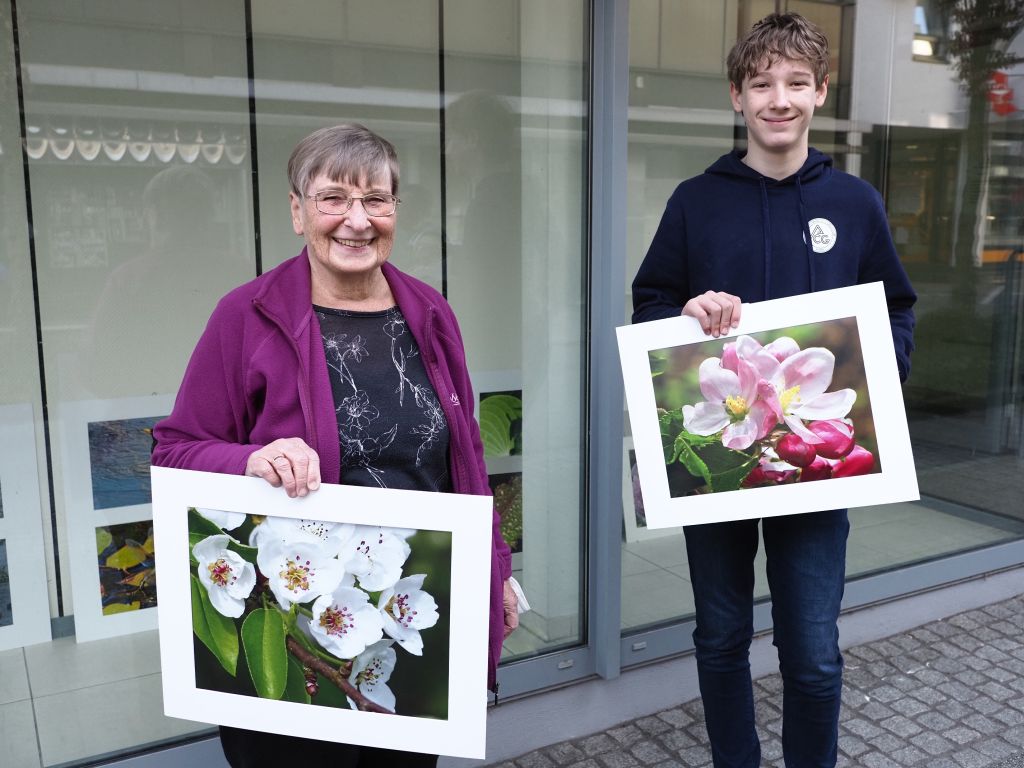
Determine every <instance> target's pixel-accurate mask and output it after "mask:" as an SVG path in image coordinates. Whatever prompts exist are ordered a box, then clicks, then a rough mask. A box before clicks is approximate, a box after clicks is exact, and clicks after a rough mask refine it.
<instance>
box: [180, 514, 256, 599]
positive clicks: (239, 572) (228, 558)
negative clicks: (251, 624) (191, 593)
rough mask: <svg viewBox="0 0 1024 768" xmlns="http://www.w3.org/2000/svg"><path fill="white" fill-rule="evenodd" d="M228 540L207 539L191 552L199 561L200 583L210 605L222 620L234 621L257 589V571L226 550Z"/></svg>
mask: <svg viewBox="0 0 1024 768" xmlns="http://www.w3.org/2000/svg"><path fill="white" fill-rule="evenodd" d="M230 540H231V537H230V536H228V535H227V534H224V535H221V536H207V537H206V538H205V539H203V540H202V541H200V542H199V543H197V544H196V545H195V546H194V547H193V548H192V554H193V555H195V557H196V560H198V561H199V567H198V568H197V569H196V570H197V573H198V575H199V582H200V583H201V584H202V585H203V586H204V587H205V588H206V594H208V595H209V596H210V604H211V605H213V607H214V608H215V609H216V610H217V612H218V613H220V614H221V615H223V616H230V617H231V618H233V619H237V618H238V617H239V616H241V615H242V612H243V611H244V610H245V598H247V597H248V596H249V595H250V594H251V593H252V589H253V587H254V586H256V569H255V568H253V565H252V563H250V562H248V561H246V560H244V559H242V557H241V556H239V555H238V554H237V553H235V552H232V551H231V550H229V549H228V548H227V546H228V542H229V541H230Z"/></svg>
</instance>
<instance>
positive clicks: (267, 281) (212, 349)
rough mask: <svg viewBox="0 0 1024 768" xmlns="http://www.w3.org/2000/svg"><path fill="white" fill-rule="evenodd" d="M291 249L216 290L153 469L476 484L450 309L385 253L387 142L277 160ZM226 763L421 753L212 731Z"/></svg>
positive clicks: (497, 584)
mask: <svg viewBox="0 0 1024 768" xmlns="http://www.w3.org/2000/svg"><path fill="white" fill-rule="evenodd" d="M288 177H289V182H290V184H291V193H290V195H289V198H290V201H291V218H292V226H293V228H294V229H295V233H296V234H297V235H301V236H302V237H303V239H304V240H305V242H306V247H305V248H304V249H303V250H302V252H301V253H300V254H299V255H298V256H296V257H294V258H292V259H289V260H288V261H286V262H284V263H283V264H281V265H280V266H279V267H277V268H276V269H274V270H272V271H270V272H268V273H266V274H264V275H262V276H261V277H259V278H257V279H256V280H253V281H252V282H250V283H247V284H246V285H243V286H241V287H240V288H237V289H235V290H234V291H232V292H231V293H229V294H228V295H227V296H226V297H224V299H222V300H221V302H220V304H219V305H218V306H217V309H216V310H215V311H214V313H213V316H212V317H211V318H210V322H209V324H208V326H207V328H206V331H205V332H204V334H203V336H202V338H201V339H200V341H199V343H198V345H197V346H196V349H195V352H194V353H193V355H192V359H191V361H190V362H189V365H188V369H187V370H186V372H185V378H184V380H183V382H182V385H181V389H180V391H179V392H178V397H177V401H176V402H175V406H174V411H173V413H171V415H170V416H169V417H168V418H167V419H166V420H164V421H162V422H161V423H160V424H158V425H157V427H156V429H155V430H154V437H155V440H156V445H155V448H154V452H153V463H154V464H156V465H160V466H168V467H181V468H186V469H195V470H204V471H208V472H224V473H229V474H243V473H244V474H246V475H251V476H255V477H261V478H263V479H264V480H266V481H267V482H268V483H270V484H271V485H273V486H275V487H276V486H280V487H283V489H284V492H286V493H287V494H288V495H289V496H292V497H294V496H305V495H306V494H308V493H310V492H313V491H315V490H316V489H317V488H319V486H320V483H321V481H323V482H327V483H345V484H351V485H363V486H372V487H382V488H405V489H413V490H421V491H441V492H449V493H451V492H454V493H472V494H489V493H490V490H489V487H488V483H487V472H486V469H485V466H484V460H483V448H482V443H481V440H480V433H479V428H478V426H477V424H476V422H475V420H474V418H473V393H472V389H471V386H470V381H469V375H468V373H467V370H466V360H465V351H464V349H463V345H462V337H461V335H460V333H459V327H458V324H457V322H456V320H455V316H454V315H453V313H452V310H451V307H449V306H448V303H447V302H446V301H445V300H444V298H443V297H442V296H441V295H440V294H439V293H438V292H437V291H435V290H434V289H433V288H430V287H429V286H427V285H426V284H424V283H422V282H420V281H418V280H416V279H414V278H412V277H410V276H408V275H406V274H404V273H402V272H400V271H399V270H398V269H396V268H395V267H394V266H392V265H391V264H390V263H388V257H389V256H390V255H391V247H392V244H393V242H394V238H395V224H396V219H397V216H396V212H397V206H398V203H399V199H398V197H397V196H396V195H397V192H398V159H397V155H396V153H395V149H394V147H393V146H392V145H391V144H390V143H389V142H388V141H386V140H385V139H383V138H381V137H380V136H377V135H376V134H374V133H373V132H372V131H370V130H368V129H366V128H364V127H363V126H360V125H338V126H334V127H330V128H323V129H321V130H318V131H316V132H315V133H313V134H311V135H310V136H308V137H306V138H305V139H303V140H302V141H301V142H300V143H299V144H298V146H297V147H296V148H295V150H294V151H293V152H292V156H291V158H290V159H289V161H288ZM499 522H500V521H499V518H498V515H497V513H496V512H495V514H494V524H493V531H494V532H493V537H492V545H491V548H492V552H491V577H490V578H491V611H490V623H491V626H490V648H489V651H490V653H489V656H488V659H489V670H488V673H489V674H488V684H489V686H490V687H492V688H493V687H494V679H495V668H496V666H497V661H498V656H499V654H500V651H501V642H502V639H503V637H504V636H506V635H507V634H508V633H509V632H511V631H512V629H514V628H515V626H516V624H517V623H518V622H517V619H516V601H515V597H514V593H513V591H512V589H511V586H510V584H509V582H508V579H509V577H510V575H511V558H510V554H509V548H508V546H507V545H506V544H505V542H504V541H503V540H502V538H501V535H500V533H499ZM221 740H222V742H223V745H224V752H225V754H226V756H227V757H228V760H229V762H230V763H231V765H232V766H236V768H237V767H239V766H257V765H272V764H278V761H277V759H275V756H276V755H280V756H281V758H282V759H288V760H291V759H293V758H294V757H295V756H297V755H300V756H302V758H303V760H306V759H307V758H309V757H312V756H315V755H318V756H321V757H322V758H323V759H325V760H330V761H331V764H332V765H337V766H349V765H351V766H356V765H358V766H363V767H365V766H371V765H374V766H376V765H381V766H385V765H388V766H391V765H403V766H414V765H434V764H436V760H437V758H436V756H433V755H422V756H419V755H411V754H409V753H400V754H399V755H395V754H393V753H391V752H389V751H388V750H380V749H371V748H367V747H357V746H350V745H338V744H333V743H328V742H315V741H306V740H300V739H295V738H290V737H281V736H273V735H269V734H263V733H254V732H249V731H243V730H238V729H234V728H226V727H225V728H222V729H221Z"/></svg>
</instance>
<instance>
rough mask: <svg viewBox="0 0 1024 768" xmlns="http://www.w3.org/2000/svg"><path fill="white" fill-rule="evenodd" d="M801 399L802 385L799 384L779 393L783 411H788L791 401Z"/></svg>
mask: <svg viewBox="0 0 1024 768" xmlns="http://www.w3.org/2000/svg"><path fill="white" fill-rule="evenodd" d="M799 399H800V385H799V384H797V385H796V386H795V387H790V388H789V389H787V390H786V391H785V392H783V393H782V394H781V395H779V405H781V406H782V410H783V411H788V410H789V406H790V403H792V402H793V401H794V400H799Z"/></svg>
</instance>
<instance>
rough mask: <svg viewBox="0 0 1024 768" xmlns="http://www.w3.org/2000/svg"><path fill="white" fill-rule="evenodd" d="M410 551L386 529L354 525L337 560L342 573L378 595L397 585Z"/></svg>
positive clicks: (399, 538) (403, 542) (404, 543)
mask: <svg viewBox="0 0 1024 768" xmlns="http://www.w3.org/2000/svg"><path fill="white" fill-rule="evenodd" d="M411 551H412V550H411V548H410V547H409V545H408V544H407V543H406V542H405V540H404V539H403V538H401V537H399V536H396V535H395V534H394V533H392V532H391V529H389V528H381V527H380V526H376V525H357V526H354V527H353V530H352V531H351V532H350V534H349V536H348V538H347V539H346V540H345V543H344V545H343V546H342V549H341V555H340V560H341V562H342V564H343V565H344V567H345V571H346V572H348V573H352V574H355V576H356V578H357V579H359V586H360V587H362V588H363V589H365V590H367V591H368V592H379V591H380V590H382V589H386V588H388V587H390V586H392V585H393V584H394V583H395V582H396V581H398V579H399V577H400V576H401V575H402V565H403V564H404V563H405V560H406V558H407V557H409V553H410V552H411Z"/></svg>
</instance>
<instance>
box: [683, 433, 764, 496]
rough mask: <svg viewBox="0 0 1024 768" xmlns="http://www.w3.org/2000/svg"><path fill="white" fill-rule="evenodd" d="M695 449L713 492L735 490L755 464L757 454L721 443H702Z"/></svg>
mask: <svg viewBox="0 0 1024 768" xmlns="http://www.w3.org/2000/svg"><path fill="white" fill-rule="evenodd" d="M697 450H698V451H699V453H700V457H701V459H702V460H703V461H704V464H705V465H706V466H707V469H708V473H709V476H708V477H707V482H708V485H709V486H710V488H711V490H712V491H713V492H715V493H720V492H722V491H735V490H737V489H738V488H739V487H740V484H741V483H742V482H743V480H744V478H745V477H746V476H747V475H749V474H750V472H751V470H752V469H753V468H754V467H755V466H757V461H758V457H757V456H751V455H750V454H748V453H744V452H743V451H736V450H733V449H731V448H726V447H725V446H724V445H722V444H721V443H717V442H716V443H712V444H708V445H703V446H701V447H700V448H698V449H697Z"/></svg>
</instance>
